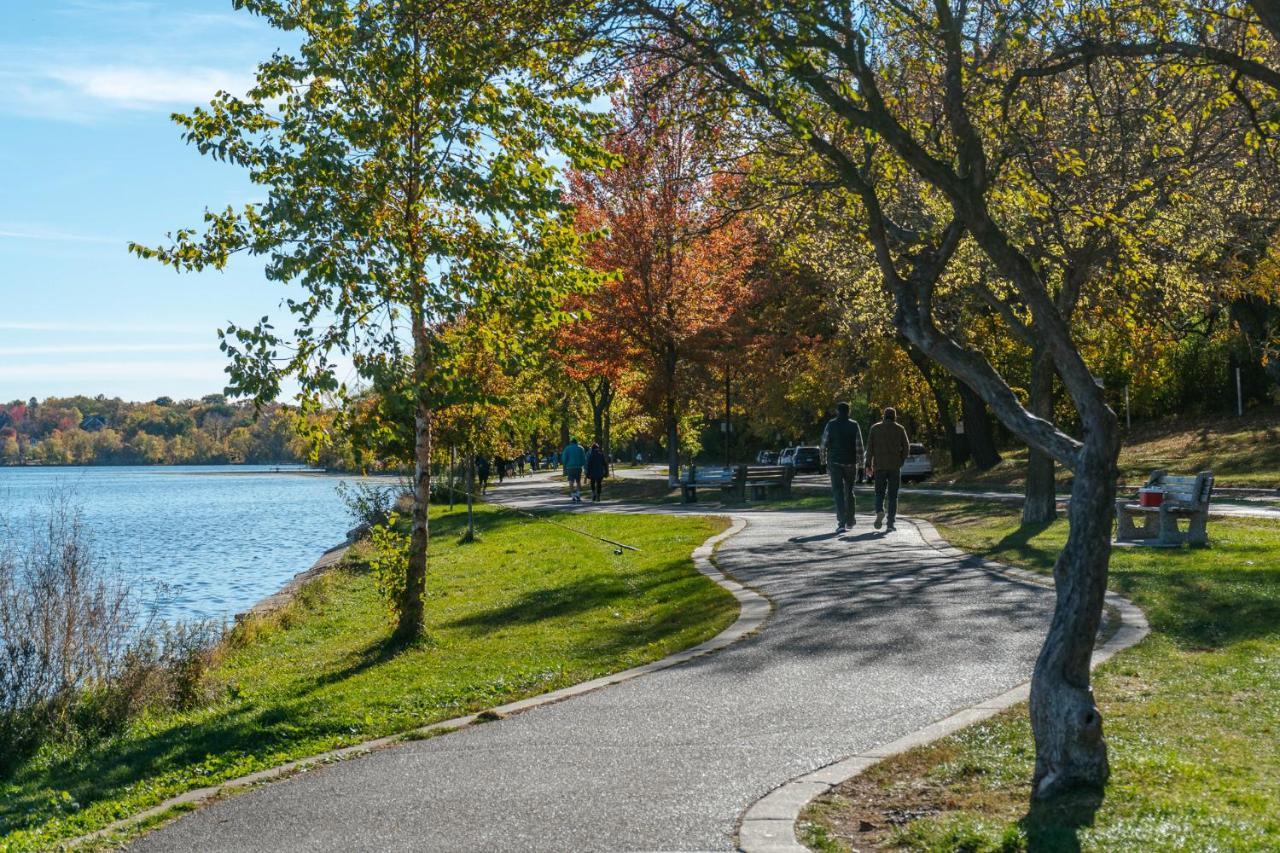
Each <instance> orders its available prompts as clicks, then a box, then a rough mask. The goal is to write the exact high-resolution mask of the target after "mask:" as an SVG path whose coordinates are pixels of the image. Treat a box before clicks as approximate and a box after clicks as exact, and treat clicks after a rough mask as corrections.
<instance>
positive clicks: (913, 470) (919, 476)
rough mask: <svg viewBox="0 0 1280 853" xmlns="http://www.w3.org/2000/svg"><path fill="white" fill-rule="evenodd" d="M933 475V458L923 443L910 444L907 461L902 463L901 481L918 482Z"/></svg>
mask: <svg viewBox="0 0 1280 853" xmlns="http://www.w3.org/2000/svg"><path fill="white" fill-rule="evenodd" d="M932 476H933V460H932V459H930V458H929V451H927V450H925V449H924V445H923V444H913V445H911V452H910V454H909V455H908V456H907V461H906V462H903V463H902V482H904V483H918V482H920V481H921V480H927V479H929V478H930V477H932Z"/></svg>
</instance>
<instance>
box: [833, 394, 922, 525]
mask: <svg viewBox="0 0 1280 853" xmlns="http://www.w3.org/2000/svg"><path fill="white" fill-rule="evenodd" d="M822 452H823V456H824V457H825V458H826V460H827V475H828V476H829V477H830V478H831V493H832V496H833V497H834V498H835V504H836V533H844V532H845V531H846V530H848V529H849V528H850V527H853V526H854V525H855V524H857V513H856V512H855V509H854V493H853V484H854V482H855V481H856V480H857V479H858V468H859V466H861V467H862V469H863V470H864V471H865V472H866V476H867V477H868V479H871V480H872V481H873V482H874V483H875V490H876V520H875V525H874V526H875V528H876V530H879V529H880V526H881V525H882V524H885V522H886V521H887V522H888V524H887V525H886V526H885V529H886V530H893V529H894V525H895V522H896V521H897V517H898V487H899V486H900V485H901V484H902V465H903V463H905V462H906V461H907V457H908V456H909V455H910V454H911V441H910V439H908V437H907V431H906V429H904V428H903V426H902V424H900V423H898V413H897V411H896V410H895V409H894V408H893V407H887V408H885V410H884V413H883V416H882V417H881V419H880V420H879V421H877V422H876V423H874V424H872V425H871V430H870V431H869V432H868V433H867V442H866V447H865V449H864V447H863V443H862V427H860V426H858V422H857V421H855V420H853V419H852V418H850V417H849V404H848V403H837V404H836V416H835V417H834V418H832V419H831V420H829V421H827V426H826V428H825V429H823V431H822ZM886 511H887V515H888V517H887V519H886Z"/></svg>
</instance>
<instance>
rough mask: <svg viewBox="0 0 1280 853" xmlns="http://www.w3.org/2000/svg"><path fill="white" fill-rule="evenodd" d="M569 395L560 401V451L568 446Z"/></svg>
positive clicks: (569, 436)
mask: <svg viewBox="0 0 1280 853" xmlns="http://www.w3.org/2000/svg"><path fill="white" fill-rule="evenodd" d="M570 438H572V436H571V435H569V395H568V394H565V395H564V397H563V399H561V401H560V449H561V450H563V449H564V448H566V447H568V446H569V439H570Z"/></svg>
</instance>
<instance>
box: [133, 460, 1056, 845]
mask: <svg viewBox="0 0 1280 853" xmlns="http://www.w3.org/2000/svg"><path fill="white" fill-rule="evenodd" d="M493 498H494V499H496V500H501V501H504V502H508V501H509V502H511V503H514V504H516V505H519V506H521V507H523V508H545V509H561V510H563V509H574V510H577V511H585V512H601V511H603V512H664V513H681V512H697V511H699V508H698V507H686V508H681V507H664V508H655V507H652V506H634V505H632V506H625V505H617V504H613V505H610V504H603V505H594V506H593V505H591V504H580V505H573V506H570V505H569V504H567V502H566V501H565V500H564V497H563V495H562V494H557V493H556V490H555V489H554V488H553V486H552V484H551V483H550V482H549V481H548V479H547V478H545V477H541V478H539V477H531V478H524V479H521V480H517V481H515V482H512V483H509V484H507V485H505V486H503V487H502V488H500V489H499V490H498V491H497V494H496V495H494V496H493ZM703 512H706V510H703ZM733 515H734V517H735V519H736V520H735V522H734V527H733V528H732V529H731V530H730V531H727V532H726V534H723V535H722V536H724V537H729V538H720V541H719V543H718V544H719V547H718V548H716V550H715V555H714V563H715V565H714V566H710V562H711V550H712V548H713V547H715V545H716V543H714V542H709V543H707V544H705V545H704V546H702V547H701V548H699V549H698V552H697V553H696V554H695V559H696V560H697V562H698V566H699V568H700V569H701V570H704V573H706V574H709V575H711V576H712V577H713V578H714V577H716V574H717V573H721V574H723V575H727V576H729V577H728V578H723V577H720V578H717V582H720V583H721V585H722V586H726V587H727V588H729V589H730V590H731V591H733V592H734V594H735V596H737V597H738V599H739V601H740V602H741V604H742V607H743V612H742V616H741V617H740V618H739V621H738V622H737V623H735V625H734V626H733V627H731V628H730V629H729V630H728V631H727V632H725V633H724V634H721V635H720V636H719V637H717V638H716V639H715V640H712V641H710V642H709V643H707V644H703V645H702V646H699V647H696V648H695V649H690V650H688V651H686V652H682V653H679V654H677V655H674V656H672V657H671V658H668V659H666V660H665V661H662V662H659V663H656V664H649V665H648V666H647V667H637V668H636V669H635V670H629V671H628V672H629V673H633V674H632V675H630V676H629V677H627V678H626V679H621V678H620V677H619V675H615V676H609V677H606V678H604V679H599V680H598V681H596V682H589V683H588V684H585V685H579V686H578V687H577V688H570V689H569V690H568V691H560V692H559V693H558V694H551V695H550V696H547V697H539V698H537V699H533V700H529V701H528V702H526V703H513V704H512V705H511V706H505V707H504V708H499V709H495V710H497V711H498V713H499V716H502V717H503V718H502V719H498V720H497V721H495V722H490V723H487V724H485V725H469V723H470V722H471V721H472V720H473V719H474V718H462V719H461V720H459V721H449V722H448V723H444V724H441V725H445V726H447V725H449V724H450V723H454V724H456V723H462V724H463V725H464V727H463V728H461V729H460V730H459V731H456V732H452V733H450V734H448V735H446V736H443V737H433V738H430V739H426V740H414V741H410V742H404V741H400V740H396V741H394V742H395V743H396V746H395V748H394V749H376V750H374V751H372V752H369V753H368V754H366V755H363V756H362V757H360V758H359V759H358V760H350V761H342V762H337V763H332V764H328V765H324V766H319V767H317V768H315V769H314V770H313V771H312V772H309V773H304V774H295V775H293V776H292V777H291V778H289V779H287V780H285V781H282V782H280V783H278V784H273V785H267V786H262V787H259V788H257V789H256V790H253V791H251V792H247V793H245V794H244V795H243V796H238V797H233V798H229V799H223V800H219V801H217V802H214V803H212V804H210V805H208V806H207V807H206V808H204V809H201V810H199V811H196V812H193V813H191V814H189V815H187V816H185V817H183V818H181V819H179V820H177V821H174V822H173V823H171V824H169V825H167V826H165V827H163V828H161V829H160V830H158V831H156V832H154V833H152V834H150V835H148V836H145V837H143V838H142V839H141V840H140V841H139V842H138V843H137V844H136V845H135V849H137V850H142V851H151V850H193V851H195V850H199V851H242V850H243V851H250V850H263V849H270V850H273V851H294V850H296V851H313V850H335V851H336V850H342V851H347V850H406V851H407V850H414V851H434V850H438V851H449V853H458V851H494V850H546V851H585V850H590V851H596V850H609V851H641V850H643V851H655V850H668V851H670V850H682V851H710V850H719V851H726V850H733V849H735V848H737V847H738V845H739V843H742V844H743V845H744V846H745V845H747V844H750V843H753V837H752V836H751V833H752V832H754V831H756V830H757V829H759V830H761V831H763V830H765V829H767V828H768V827H767V826H766V825H765V824H764V823H762V821H764V820H772V821H779V822H780V823H775V824H773V828H774V829H777V830H781V829H783V828H784V827H783V826H782V824H783V823H785V824H786V826H785V829H786V832H787V836H786V839H787V840H789V842H790V843H791V844H792V845H794V843H795V842H794V836H793V834H792V833H793V830H792V829H791V827H792V823H791V822H790V821H789V820H788V816H789V815H790V814H791V813H790V812H784V811H775V812H773V813H774V814H778V815H780V816H779V817H771V818H765V817H763V815H764V814H766V812H765V811H763V809H764V808H765V807H764V806H760V809H762V810H761V811H758V812H756V813H755V814H754V815H752V814H748V816H747V820H745V821H744V820H742V817H743V815H744V813H748V811H749V809H751V807H752V804H753V803H757V801H759V802H761V803H763V802H764V800H762V798H767V797H766V795H770V792H772V791H774V790H775V789H779V788H780V786H785V785H786V783H787V782H788V780H798V779H802V778H804V777H806V776H808V775H809V774H812V773H814V772H815V771H820V770H822V769H823V768H830V767H831V766H832V765H833V764H835V763H836V762H839V761H840V760H841V759H844V758H846V757H848V756H863V755H869V754H871V753H873V752H876V751H883V750H885V749H887V748H889V747H890V746H891V745H893V744H894V743H896V742H897V741H899V740H900V739H902V738H904V737H909V736H911V735H912V734H913V733H916V732H919V731H920V730H922V729H927V728H928V727H929V726H931V725H933V724H934V723H935V721H938V720H943V719H947V718H949V717H951V716H953V715H955V714H956V713H957V712H960V711H962V710H965V709H972V708H973V707H974V706H975V704H979V705H981V704H984V703H989V702H990V701H991V698H990V697H993V696H996V697H998V696H1000V695H1002V694H1005V693H1006V692H1007V691H1009V690H1010V689H1011V688H1013V689H1016V688H1017V686H1018V685H1020V684H1022V683H1023V682H1025V681H1026V679H1027V677H1028V675H1029V673H1030V671H1031V667H1032V665H1033V663H1034V661H1035V657H1036V654H1037V652H1038V650H1039V645H1040V641H1041V639H1042V638H1043V636H1044V632H1045V630H1046V628H1047V626H1048V623H1049V619H1050V617H1051V614H1052V608H1053V594H1052V590H1050V589H1047V588H1046V587H1044V586H1043V585H1040V584H1032V583H1027V582H1025V580H1023V579H1020V578H1016V577H1014V576H1012V575H1009V574H996V573H993V572H991V571H989V570H987V569H986V568H984V567H983V566H981V565H977V564H975V563H974V562H973V561H972V560H971V559H970V558H969V557H968V556H967V555H964V554H962V553H960V552H958V551H954V550H953V549H940V548H939V547H938V544H937V543H936V542H935V541H933V540H931V539H929V538H928V534H929V532H930V531H931V528H927V527H925V526H915V525H908V524H904V525H902V526H901V527H900V528H899V529H898V530H897V531H896V532H895V533H893V534H890V535H887V536H886V535H885V534H884V532H877V531H871V530H868V529H867V520H866V517H865V516H863V517H862V522H861V525H860V526H859V527H856V528H855V529H854V530H853V531H851V532H849V533H846V534H844V535H837V534H835V533H833V532H832V529H833V524H832V521H833V519H832V517H831V515H830V514H829V513H817V512H750V511H742V512H738V511H735V512H734V513H733ZM704 567H709V568H710V571H706V570H705V568H704ZM761 596H763V598H762V597H761ZM765 598H767V599H768V601H767V602H766V601H765ZM770 602H771V603H772V610H771V611H770V609H769V603H770ZM766 619H767V622H766V621H765V620H766ZM712 651H715V652H716V653H715V654H710V653H709V652H712ZM640 675H643V676H644V677H638V676H640ZM601 688H607V689H601ZM570 696H571V697H572V701H560V700H562V699H566V698H569V697H570ZM552 697H554V698H552ZM518 711H524V713H517V712H518ZM387 745H388V746H390V745H391V744H387ZM833 778H834V777H833ZM827 784H829V783H827ZM793 790H794V789H793ZM782 796H783V795H781V794H778V795H776V796H774V797H773V800H771V801H770V803H771V804H770V806H769V808H775V807H778V806H779V804H780V799H781V798H782ZM795 811H796V812H798V806H797V808H796V810H795ZM757 818H759V820H757ZM748 824H751V826H748ZM740 827H741V829H742V835H741V836H739V829H740ZM779 837H780V838H781V836H779Z"/></svg>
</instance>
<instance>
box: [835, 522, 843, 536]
mask: <svg viewBox="0 0 1280 853" xmlns="http://www.w3.org/2000/svg"><path fill="white" fill-rule="evenodd" d="M841 533H844V525H843V524H837V525H836V535H837V536H839V535H840V534H841Z"/></svg>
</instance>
